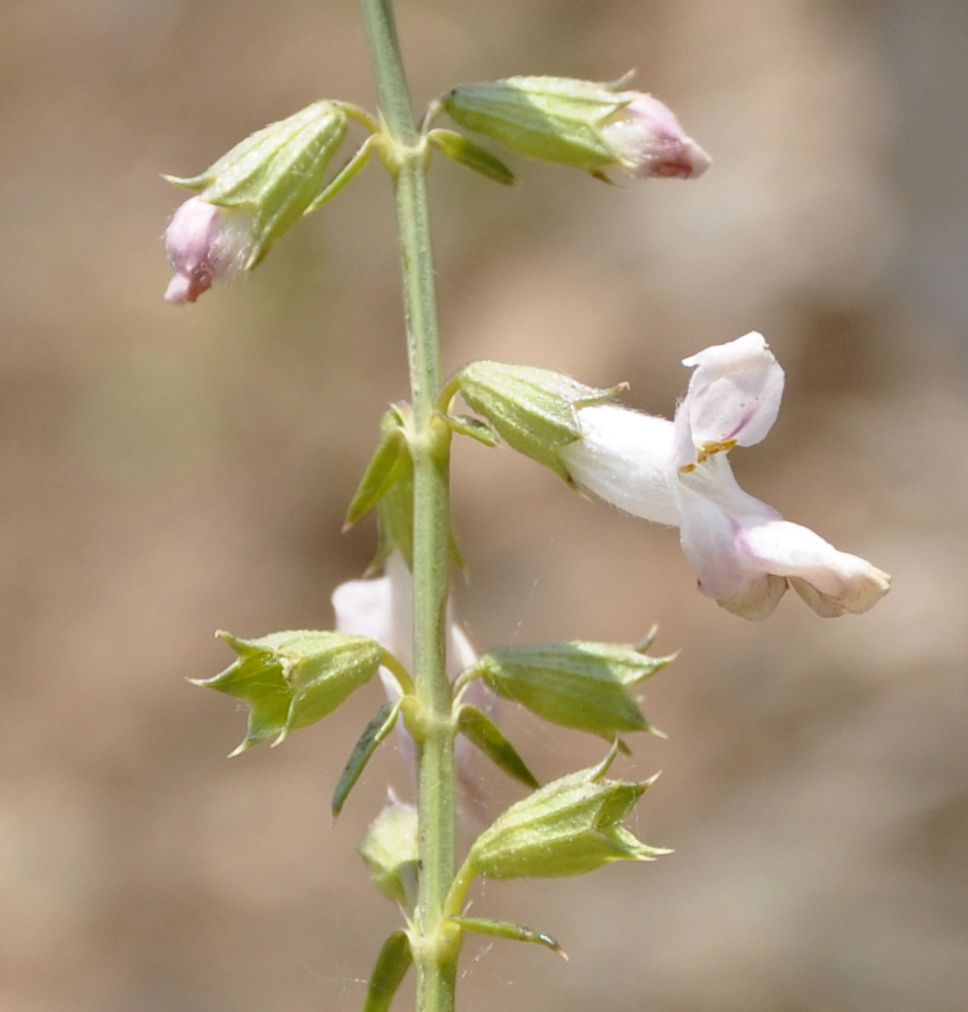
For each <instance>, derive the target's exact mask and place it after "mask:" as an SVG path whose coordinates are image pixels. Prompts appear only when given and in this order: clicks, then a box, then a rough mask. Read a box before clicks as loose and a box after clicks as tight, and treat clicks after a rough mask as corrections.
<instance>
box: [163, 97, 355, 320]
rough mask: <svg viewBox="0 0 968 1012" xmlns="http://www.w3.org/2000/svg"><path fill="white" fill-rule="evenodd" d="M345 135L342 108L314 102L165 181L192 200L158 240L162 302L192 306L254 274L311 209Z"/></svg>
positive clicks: (344, 118) (344, 120) (179, 211)
mask: <svg viewBox="0 0 968 1012" xmlns="http://www.w3.org/2000/svg"><path fill="white" fill-rule="evenodd" d="M345 136H346V114H345V112H344V111H343V109H342V108H341V107H340V106H339V105H338V104H336V103H334V102H326V101H323V102H315V103H313V104H312V105H310V106H307V107H306V108H305V109H302V110H301V111H300V112H297V113H295V114H294V115H292V116H289V117H288V118H287V119H284V120H280V121H279V122H277V123H270V124H269V126H267V127H264V128H263V129H262V130H258V131H256V132H255V133H254V134H252V135H251V136H250V137H247V138H246V139H245V140H244V141H242V142H240V143H239V144H236V146H235V147H234V148H232V149H231V151H229V152H227V153H226V154H224V155H223V156H222V157H221V158H219V159H218V161H216V162H215V163H214V164H212V165H211V166H209V168H208V169H206V170H205V171H204V172H203V173H201V174H200V175H197V176H192V177H190V178H184V179H182V178H179V177H176V176H167V177H166V178H167V179H168V180H169V182H172V183H174V184H175V185H176V186H180V187H183V188H184V189H187V190H195V191H197V193H198V198H197V201H196V200H190V201H188V202H187V203H186V204H184V205H183V206H182V207H181V208H179V210H178V212H177V213H176V214H175V217H174V218H173V219H172V223H171V225H170V226H169V229H168V232H167V233H166V236H165V242H166V247H167V250H168V256H169V259H170V260H171V262H172V266H173V267H174V268H175V272H176V276H175V278H174V279H173V280H172V283H171V284H170V285H169V288H168V291H167V292H166V293H165V297H166V298H167V299H168V301H170V302H194V301H195V299H197V298H198V296H199V295H200V294H201V293H202V292H204V291H205V290H206V289H208V288H209V287H210V286H211V284H212V281H213V280H214V279H215V278H217V277H219V276H220V275H223V274H226V273H230V272H231V270H232V269H233V268H234V269H238V268H244V269H245V270H251V269H252V268H253V267H255V266H256V265H257V264H258V263H259V262H260V261H261V260H262V258H263V257H264V256H265V255H266V253H268V251H269V248H270V247H271V246H272V244H273V243H274V242H275V241H276V239H278V238H279V237H280V236H281V235H282V234H283V233H284V232H286V231H287V230H288V229H289V228H291V227H292V226H293V225H294V224H295V223H296V222H297V221H298V220H299V218H300V217H302V215H303V214H305V213H306V212H307V211H308V210H310V209H311V206H312V203H313V201H314V199H315V198H316V197H317V196H319V193H320V191H321V190H322V188H323V178H324V176H325V174H326V170H327V168H328V167H329V163H330V162H331V160H332V158H333V156H334V155H335V154H336V151H337V149H338V148H339V146H340V144H342V142H343V138H344V137H345ZM212 205H215V209H212V210H209V208H211V207H212ZM218 208H221V209H223V210H221V211H219V210H217V209H218Z"/></svg>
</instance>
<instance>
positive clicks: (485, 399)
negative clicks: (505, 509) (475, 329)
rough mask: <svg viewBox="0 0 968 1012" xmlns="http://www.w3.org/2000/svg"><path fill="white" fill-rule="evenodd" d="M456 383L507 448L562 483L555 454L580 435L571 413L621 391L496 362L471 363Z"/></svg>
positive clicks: (564, 474)
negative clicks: (541, 465)
mask: <svg viewBox="0 0 968 1012" xmlns="http://www.w3.org/2000/svg"><path fill="white" fill-rule="evenodd" d="M457 385H458V387H459V389H460V392H461V395H462V396H463V398H464V400H465V401H467V403H468V404H469V405H470V406H471V407H472V408H473V409H474V410H475V411H477V412H479V413H480V414H481V415H483V416H484V417H485V418H486V419H487V420H488V421H489V422H490V423H491V425H493V426H494V428H495V429H496V430H497V432H498V434H499V435H500V436H501V438H502V439H504V441H505V442H506V443H507V444H508V445H509V446H511V447H513V448H514V449H515V450H517V451H518V452H519V453H524V454H526V455H527V456H529V457H531V458H532V459H533V460H536V461H537V462H538V463H539V464H544V465H545V466H546V467H550V468H551V469H552V470H553V471H557V472H558V474H560V475H561V476H562V477H563V478H565V479H567V478H568V472H567V471H566V469H565V467H564V465H563V464H562V462H561V460H560V459H559V456H558V451H559V450H560V449H561V448H562V447H563V446H567V445H568V444H569V443H572V442H574V441H575V440H576V439H579V438H580V437H581V428H580V426H579V425H578V420H577V417H576V409H577V408H578V407H581V406H582V405H586V404H601V403H603V402H605V401H609V400H611V399H612V398H613V397H614V396H615V393H616V392H617V391H618V390H620V389H621V387H615V388H613V389H611V390H598V389H596V388H595V387H589V386H585V384H584V383H579V382H578V380H574V379H572V378H571V377H570V376H565V375H564V374H562V373H557V372H552V371H551V370H550V369H538V368H535V367H533V366H523V365H505V364H504V363H502V362H471V364H470V365H468V366H466V367H465V368H464V369H463V370H462V371H461V372H460V374H459V375H458V377H457Z"/></svg>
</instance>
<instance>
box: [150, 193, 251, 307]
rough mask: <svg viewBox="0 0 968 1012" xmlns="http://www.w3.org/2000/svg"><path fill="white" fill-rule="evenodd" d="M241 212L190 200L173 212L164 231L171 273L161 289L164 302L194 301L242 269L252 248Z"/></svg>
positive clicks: (244, 214)
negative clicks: (172, 272) (163, 290)
mask: <svg viewBox="0 0 968 1012" xmlns="http://www.w3.org/2000/svg"><path fill="white" fill-rule="evenodd" d="M246 221H251V216H250V215H248V214H246V213H245V212H244V211H237V210H234V209H230V208H224V207H216V206H215V205H214V204H209V203H208V202H207V201H205V200H202V198H201V197H192V198H191V199H190V200H186V201H185V203H184V204H182V205H181V207H179V208H178V210H177V211H176V212H175V214H174V216H173V217H172V219H171V222H170V223H169V225H168V228H167V230H166V231H165V252H166V253H167V254H168V260H169V262H170V263H171V265H172V267H173V268H174V270H175V273H174V276H173V277H172V279H171V281H170V282H169V283H168V288H167V289H166V290H165V300H166V301H167V302H172V303H176V304H178V305H181V304H183V303H185V302H194V301H195V300H196V299H197V298H198V297H199V295H201V294H202V292H207V291H208V290H209V288H211V287H212V282H213V281H215V280H216V278H220V277H226V276H228V277H231V276H233V275H235V274H237V273H238V272H239V271H241V270H242V268H243V267H244V266H245V262H246V260H247V259H248V256H249V251H250V249H251V246H252V241H251V235H250V232H249V229H247V228H246V227H245V226H246Z"/></svg>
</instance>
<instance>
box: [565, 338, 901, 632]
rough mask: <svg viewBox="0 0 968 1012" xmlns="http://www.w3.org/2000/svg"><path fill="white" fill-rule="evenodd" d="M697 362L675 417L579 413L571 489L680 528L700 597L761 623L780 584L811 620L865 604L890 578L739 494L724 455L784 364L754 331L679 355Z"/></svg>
mask: <svg viewBox="0 0 968 1012" xmlns="http://www.w3.org/2000/svg"><path fill="white" fill-rule="evenodd" d="M683 364H684V365H687V366H691V367H693V368H694V370H695V371H694V372H693V374H692V377H691V380H690V383H689V388H688V390H687V392H686V396H685V397H684V398H683V400H682V401H681V402H680V404H679V407H678V409H677V410H676V418H675V422H670V421H668V420H667V419H665V418H656V417H653V416H651V415H644V414H641V413H640V412H637V411H632V410H630V409H628V408H623V407H619V406H617V405H610V404H605V405H592V406H588V407H582V408H579V409H578V420H579V423H580V425H581V429H582V438H581V439H580V440H577V441H576V442H574V443H571V444H569V445H568V446H566V447H565V448H564V449H563V450H561V451H560V454H561V458H562V460H563V461H564V463H565V466H566V467H567V469H568V472H569V474H570V475H571V477H572V479H573V480H574V481H575V482H576V484H577V485H578V486H579V487H581V488H583V489H585V490H587V491H589V492H593V493H594V494H595V495H597V496H599V497H600V498H602V499H604V500H606V501H607V502H611V503H613V504H614V505H616V506H618V507H619V508H621V509H623V510H625V511H626V512H628V513H632V514H634V515H635V516H640V517H644V518H645V519H646V520H652V521H654V522H656V523H662V524H671V525H674V526H677V527H678V528H679V534H680V541H681V544H682V550H683V552H684V553H685V555H686V558H687V559H688V560H689V564H690V565H691V566H692V568H693V570H694V571H695V573H696V575H697V577H698V578H699V587H700V590H702V592H703V593H704V594H707V595H709V596H710V597H714V598H716V600H717V601H718V602H719V604H721V605H722V606H723V607H724V608H726V609H727V610H729V611H731V612H734V613H735V614H737V615H741V616H743V617H744V618H750V619H759V618H766V617H767V616H768V615H770V614H771V613H772V611H773V609H774V608H775V607H776V605H777V603H778V602H779V600H780V598H781V597H782V596H783V594H784V592H785V591H786V588H787V586H788V585H789V586H792V587H793V588H794V589H795V590H796V591H797V593H799V594H800V596H801V597H802V598H803V599H804V600H805V601H806V602H807V604H809V605H810V607H811V608H813V610H814V611H815V612H817V614H818V615H823V616H824V617H833V616H837V615H843V614H845V613H847V612H854V613H858V612H863V611H867V610H868V609H869V608H871V607H873V606H874V604H876V603H877V601H879V600H880V598H881V597H883V596H884V594H886V593H887V591H888V590H889V588H890V577H889V576H888V575H887V574H886V573H883V572H881V571H880V570H879V569H877V568H875V567H874V566H872V565H871V564H870V563H869V562H867V561H865V560H864V559H861V558H859V557H858V556H856V555H849V554H847V553H846V552H841V551H838V550H837V549H836V548H834V547H833V545H830V544H829V543H828V542H826V541H824V540H823V538H821V537H819V536H818V535H817V534H815V533H814V532H813V531H811V530H809V529H808V528H806V527H801V526H800V525H799V524H793V523H789V522H788V521H786V520H784V519H783V518H782V517H781V516H780V514H779V513H777V512H776V510H774V509H773V508H772V507H770V506H767V505H766V503H763V502H760V501H759V500H758V499H754V498H753V496H751V495H748V494H747V493H746V492H744V491H743V490H742V489H741V488H740V487H739V485H738V484H737V482H736V479H735V478H734V477H733V472H732V470H731V469H730V466H729V462H728V461H727V459H726V456H725V454H726V452H727V451H728V450H730V449H732V448H733V447H735V446H752V445H753V444H755V443H758V442H760V441H761V440H762V439H763V438H764V437H765V436H766V434H767V433H768V432H769V430H770V428H771V427H772V425H773V422H774V421H775V420H776V416H777V412H778V410H779V407H780V399H781V397H782V395H783V370H782V369H781V368H780V366H779V365H778V364H777V362H776V359H775V358H774V357H773V354H772V353H771V352H770V350H769V348H768V347H767V344H766V342H765V341H764V340H763V337H762V336H761V335H760V334H756V333H752V334H746V335H745V336H744V337H741V338H738V339H737V340H736V341H732V342H731V343H729V344H723V345H715V346H713V347H711V348H707V349H706V350H705V351H701V352H699V353H698V354H696V355H693V356H692V357H691V358H687V359H685V360H684V363H683Z"/></svg>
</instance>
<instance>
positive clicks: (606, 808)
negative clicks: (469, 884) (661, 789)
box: [467, 747, 668, 879]
mask: <svg viewBox="0 0 968 1012" xmlns="http://www.w3.org/2000/svg"><path fill="white" fill-rule="evenodd" d="M616 751H617V749H616V748H615V747H613V748H612V750H611V751H610V753H609V755H608V757H607V758H606V760H605V761H604V762H603V763H601V764H599V765H598V766H597V767H592V768H590V769H586V770H581V771H580V772H578V773H572V774H570V775H569V776H565V777H562V778H561V779H559V780H554V781H552V782H551V783H550V784H548V785H547V786H545V787H543V788H541V790H539V791H536V792H535V793H534V794H532V795H531V796H530V797H527V798H524V799H523V800H522V801H519V802H518V803H517V804H515V805H512V806H511V807H510V808H509V809H508V810H507V811H506V812H505V813H504V814H503V815H501V816H500V817H499V818H498V819H497V820H496V821H495V822H494V823H493V824H492V825H491V826H490V827H489V828H488V829H486V830H485V831H484V832H483V833H482V834H481V835H480V836H479V837H478V838H477V840H475V842H474V845H473V846H472V847H471V850H470V853H469V854H468V858H467V863H468V865H469V866H470V867H471V868H472V869H473V870H474V872H475V873H476V874H479V875H484V876H486V877H488V878H499V879H506V878H521V877H529V878H549V877H562V876H566V875H581V874H584V873H585V872H589V871H593V870H594V869H596V868H600V867H601V866H602V865H606V864H611V863H612V862H615V861H652V860H655V858H656V857H658V856H660V855H662V854H666V853H668V851H666V850H662V849H659V848H655V847H650V846H648V845H647V844H645V843H643V842H642V841H641V840H639V839H638V838H637V837H636V836H635V834H634V833H632V831H631V830H630V829H628V828H627V827H626V826H625V825H623V820H624V819H625V817H626V816H627V815H628V814H629V812H630V811H631V810H632V807H633V806H634V805H635V804H636V802H637V801H638V800H639V798H641V797H642V795H643V794H644V793H645V791H646V790H647V789H648V788H649V787H650V786H651V784H652V783H653V782H654V780H655V778H654V777H653V778H652V779H651V780H647V781H645V782H643V783H627V782H625V781H618V780H605V779H604V776H605V773H606V772H607V770H608V767H609V766H610V765H611V762H612V760H613V759H614V757H615V754H616Z"/></svg>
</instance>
